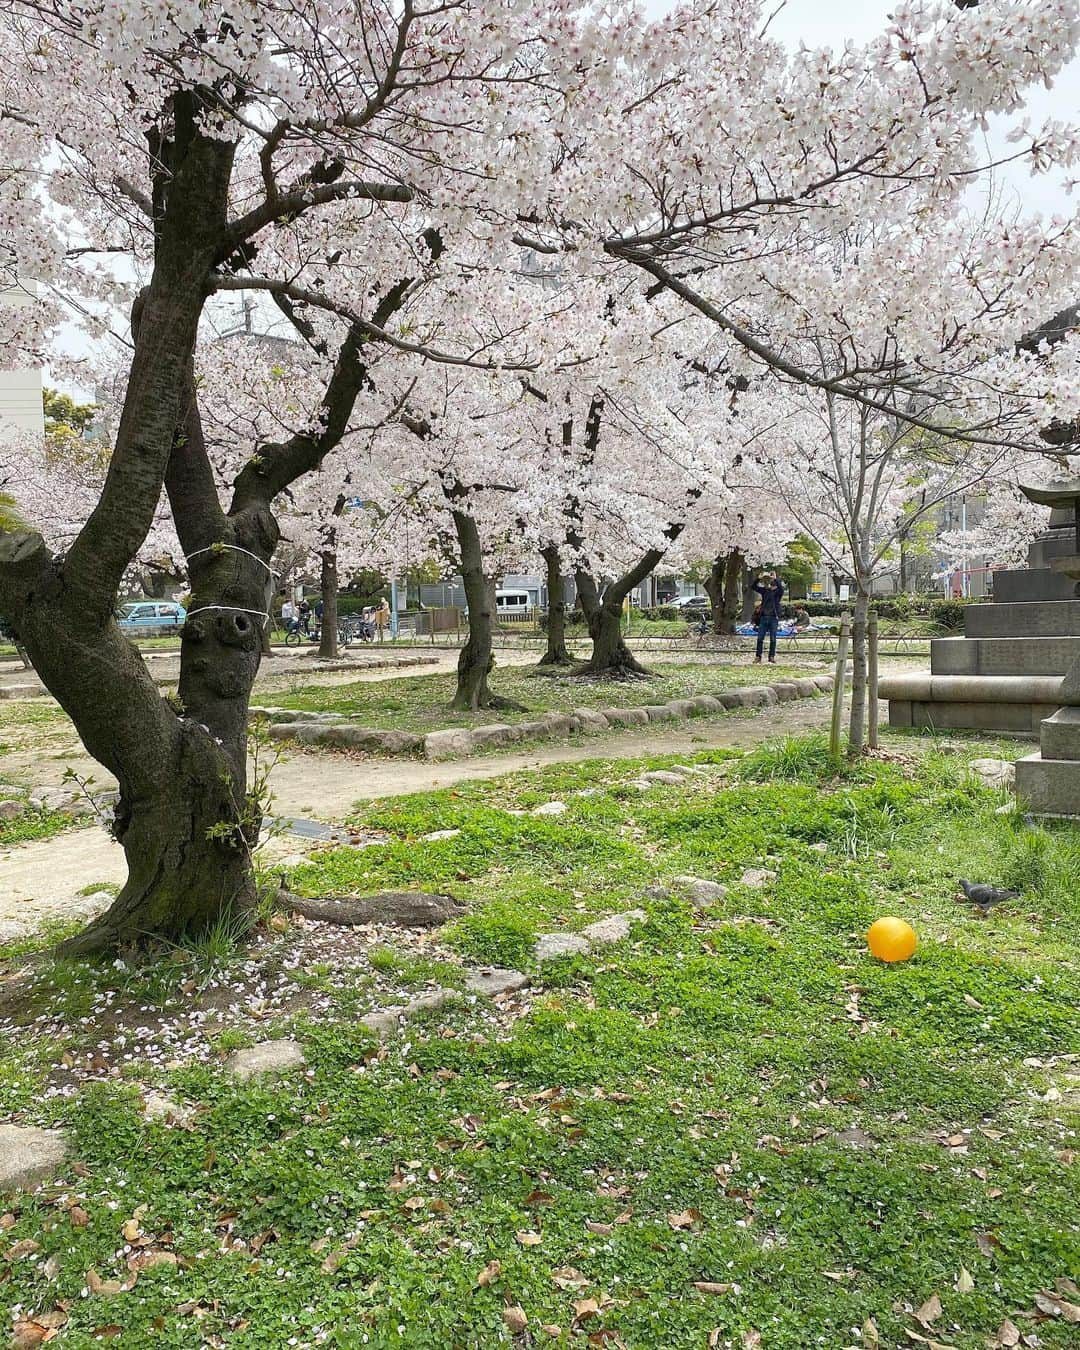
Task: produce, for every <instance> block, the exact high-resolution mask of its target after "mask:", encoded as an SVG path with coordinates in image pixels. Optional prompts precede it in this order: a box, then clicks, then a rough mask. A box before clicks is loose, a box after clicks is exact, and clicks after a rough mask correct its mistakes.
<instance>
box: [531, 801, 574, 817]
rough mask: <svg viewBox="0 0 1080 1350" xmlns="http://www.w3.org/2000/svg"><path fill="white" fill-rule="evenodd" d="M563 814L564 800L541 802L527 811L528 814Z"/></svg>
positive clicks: (564, 810) (564, 812)
mask: <svg viewBox="0 0 1080 1350" xmlns="http://www.w3.org/2000/svg"><path fill="white" fill-rule="evenodd" d="M565 814H566V803H565V802H542V803H541V804H540V805H539V806H534V807H533V809H532V810H531V811H530V812H529V815H530V816H563V815H565Z"/></svg>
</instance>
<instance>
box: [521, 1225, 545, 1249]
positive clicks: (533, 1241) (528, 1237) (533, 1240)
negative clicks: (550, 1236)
mask: <svg viewBox="0 0 1080 1350" xmlns="http://www.w3.org/2000/svg"><path fill="white" fill-rule="evenodd" d="M514 1236H515V1237H516V1238H517V1240H518V1241H519V1242H520V1243H521V1245H522V1246H523V1247H539V1246H540V1244H541V1242H543V1240H544V1239H543V1238H542V1237H541V1236H540V1234H539V1233H525V1232H522V1231H521V1230H520V1229H519V1231H518V1232H517V1233H515V1234H514Z"/></svg>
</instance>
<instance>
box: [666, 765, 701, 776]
mask: <svg viewBox="0 0 1080 1350" xmlns="http://www.w3.org/2000/svg"><path fill="white" fill-rule="evenodd" d="M668 772H669V773H678V774H682V776H683V777H684V778H702V777H704V776H705V770H704V769H703V768H702V767H701V765H700V764H672V766H671V768H670V769H669V770H668Z"/></svg>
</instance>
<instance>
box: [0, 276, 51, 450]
mask: <svg viewBox="0 0 1080 1350" xmlns="http://www.w3.org/2000/svg"><path fill="white" fill-rule="evenodd" d="M36 303H37V288H36V287H35V285H34V283H33V282H20V283H18V284H17V285H14V286H6V287H4V288H3V289H2V290H0V307H2V306H4V305H11V306H21V305H33V304H36ZM0 425H2V426H14V427H17V428H18V429H19V430H20V431H31V432H36V433H37V434H38V435H40V434H42V433H43V432H44V430H45V415H44V412H43V411H42V406H41V370H40V369H37V370H0Z"/></svg>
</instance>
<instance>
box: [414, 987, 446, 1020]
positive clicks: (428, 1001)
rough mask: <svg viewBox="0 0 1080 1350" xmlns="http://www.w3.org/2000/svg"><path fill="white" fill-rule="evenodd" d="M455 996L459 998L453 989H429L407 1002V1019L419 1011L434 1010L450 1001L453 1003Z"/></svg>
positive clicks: (443, 1006)
mask: <svg viewBox="0 0 1080 1350" xmlns="http://www.w3.org/2000/svg"><path fill="white" fill-rule="evenodd" d="M455 998H457V994H456V993H455V991H454V990H453V989H429V990H427V992H426V993H423V994H417V995H416V996H415V997H414V998H411V999H409V1001H408V1003H406V1004H405V1017H406V1020H407V1019H408V1018H410V1017H415V1016H416V1015H417V1014H418V1013H423V1012H433V1011H435V1009H437V1008H445V1007H446V1005H447V1004H448V1003H453V1001H454V999H455Z"/></svg>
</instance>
